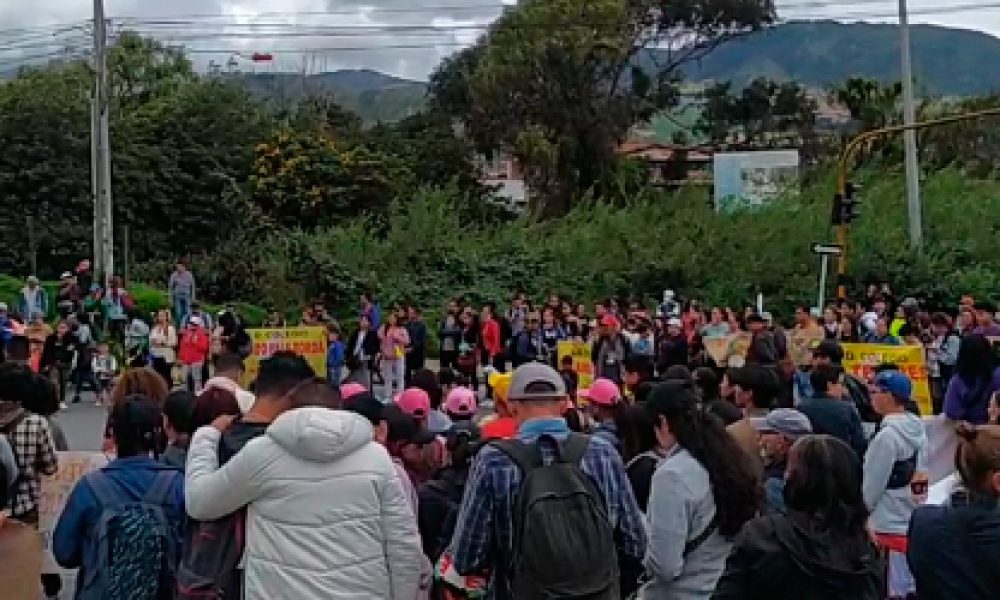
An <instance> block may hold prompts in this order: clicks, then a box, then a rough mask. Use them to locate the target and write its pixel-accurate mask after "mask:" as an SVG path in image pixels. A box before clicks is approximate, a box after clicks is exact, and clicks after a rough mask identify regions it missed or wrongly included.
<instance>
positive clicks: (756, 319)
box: [747, 313, 767, 323]
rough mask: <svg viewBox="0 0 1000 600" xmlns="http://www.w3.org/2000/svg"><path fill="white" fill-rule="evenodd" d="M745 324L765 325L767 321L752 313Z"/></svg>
mask: <svg viewBox="0 0 1000 600" xmlns="http://www.w3.org/2000/svg"><path fill="white" fill-rule="evenodd" d="M747 323H767V319H765V318H764V315H762V314H759V313H752V314H750V316H748V317H747Z"/></svg>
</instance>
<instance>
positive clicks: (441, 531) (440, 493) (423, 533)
mask: <svg viewBox="0 0 1000 600" xmlns="http://www.w3.org/2000/svg"><path fill="white" fill-rule="evenodd" d="M468 475H469V472H468V469H461V468H457V467H445V468H443V469H441V470H440V471H438V473H437V474H436V475H435V476H434V478H433V479H431V480H429V481H427V482H426V483H424V484H423V485H421V486H420V489H419V490H418V491H417V494H418V498H419V501H418V502H417V525H418V526H419V527H418V529H419V530H420V539H421V541H422V542H423V546H424V554H426V555H427V558H429V559H430V560H431V561H433V562H437V559H438V558H440V557H441V554H442V553H443V552H444V550H445V548H447V547H448V544H449V543H450V542H451V536H452V533H454V532H455V521H456V519H457V517H458V508H459V506H460V505H461V504H462V494H463V493H464V492H465V481H466V479H467V478H468Z"/></svg>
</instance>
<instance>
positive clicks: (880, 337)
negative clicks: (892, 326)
mask: <svg viewBox="0 0 1000 600" xmlns="http://www.w3.org/2000/svg"><path fill="white" fill-rule="evenodd" d="M864 341H865V343H866V344H881V345H883V346H900V345H902V344H903V342H902V341H901V340H900V339H899V338H898V337H896V336H894V335H892V333H890V332H889V320H888V318H886V317H878V318H877V319H876V320H875V329H874V330H873V331H871V332H870V333H868V334H867V335H865V336H864Z"/></svg>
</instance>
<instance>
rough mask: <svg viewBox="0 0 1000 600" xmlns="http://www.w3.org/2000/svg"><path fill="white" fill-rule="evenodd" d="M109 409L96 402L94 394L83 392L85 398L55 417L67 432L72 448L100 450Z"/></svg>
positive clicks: (70, 447)
mask: <svg viewBox="0 0 1000 600" xmlns="http://www.w3.org/2000/svg"><path fill="white" fill-rule="evenodd" d="M107 418H108V409H107V407H104V406H96V405H95V404H94V394H92V393H91V392H84V393H83V400H82V401H81V402H79V403H77V404H70V405H69V407H68V408H67V409H66V410H63V411H60V412H59V414H57V415H56V416H55V417H54V420H55V421H56V422H58V423H59V425H60V426H62V428H63V432H65V434H66V441H67V442H68V443H69V449H70V450H87V451H94V452H96V451H99V450H100V449H101V441H102V439H103V438H104V424H105V422H106V421H107Z"/></svg>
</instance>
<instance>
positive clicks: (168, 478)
mask: <svg viewBox="0 0 1000 600" xmlns="http://www.w3.org/2000/svg"><path fill="white" fill-rule="evenodd" d="M179 474H180V472H179V471H173V470H169V471H160V472H159V473H157V474H156V479H154V480H153V485H151V486H149V490H147V491H146V495H145V496H143V498H142V501H143V502H145V503H147V504H152V505H154V506H163V505H165V504H167V503H168V502H167V501H168V499H169V498H170V491H171V490H172V489H173V487H174V480H175V479H176V478H177V476H178V475H179Z"/></svg>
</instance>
